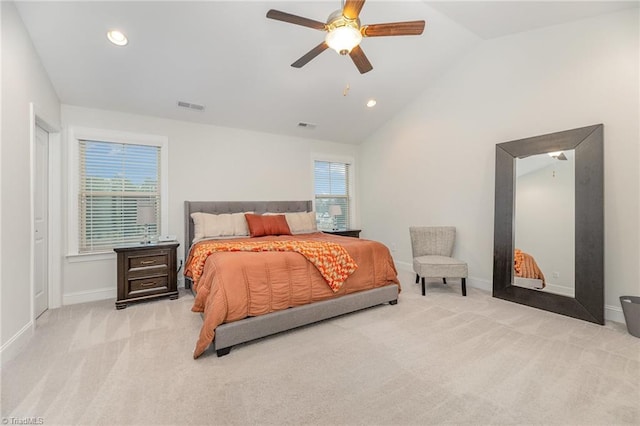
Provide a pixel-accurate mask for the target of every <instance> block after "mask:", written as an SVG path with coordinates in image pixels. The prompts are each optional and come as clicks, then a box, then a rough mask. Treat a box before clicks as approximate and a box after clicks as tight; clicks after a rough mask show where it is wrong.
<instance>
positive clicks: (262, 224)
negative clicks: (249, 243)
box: [244, 213, 291, 237]
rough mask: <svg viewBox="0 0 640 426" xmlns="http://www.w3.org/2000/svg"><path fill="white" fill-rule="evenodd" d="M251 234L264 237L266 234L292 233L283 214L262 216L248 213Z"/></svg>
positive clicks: (246, 215) (246, 216)
mask: <svg viewBox="0 0 640 426" xmlns="http://www.w3.org/2000/svg"><path fill="white" fill-rule="evenodd" d="M244 217H245V218H246V219H247V225H248V226H249V235H251V236H252V237H262V236H265V235H291V230H290V229H289V225H288V224H287V219H286V218H285V216H284V215H283V214H277V215H269V216H261V215H257V214H249V213H246V214H245V215H244Z"/></svg>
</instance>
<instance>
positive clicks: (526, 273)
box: [513, 249, 546, 288]
mask: <svg viewBox="0 0 640 426" xmlns="http://www.w3.org/2000/svg"><path fill="white" fill-rule="evenodd" d="M513 270H514V271H515V274H516V277H522V278H534V279H539V280H542V288H544V287H545V286H546V282H545V279H544V274H543V273H542V271H541V270H540V268H539V267H538V264H537V263H536V261H535V259H534V258H533V256H531V255H530V254H528V253H525V252H523V251H522V250H520V249H515V250H514V251H513Z"/></svg>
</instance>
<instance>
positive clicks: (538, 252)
mask: <svg viewBox="0 0 640 426" xmlns="http://www.w3.org/2000/svg"><path fill="white" fill-rule="evenodd" d="M603 146H604V145H603V125H602V124H597V125H593V126H587V127H581V128H578V129H573V130H566V131H562V132H557V133H551V134H547V135H542V136H535V137H531V138H526V139H520V140H515V141H510V142H503V143H499V144H497V145H496V192H495V218H494V219H495V222H494V223H495V227H494V258H493V296H494V297H497V298H500V299H504V300H509V301H512V302H516V303H520V304H524V305H528V306H532V307H535V308H539V309H544V310H547V311H551V312H555V313H558V314H563V315H567V316H570V317H574V318H579V319H583V320H586V321H591V322H594V323H597V324H604V162H603Z"/></svg>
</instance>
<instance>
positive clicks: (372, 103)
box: [367, 99, 378, 108]
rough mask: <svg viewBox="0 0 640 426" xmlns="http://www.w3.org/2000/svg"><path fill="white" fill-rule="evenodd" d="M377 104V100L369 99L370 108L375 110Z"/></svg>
mask: <svg viewBox="0 0 640 426" xmlns="http://www.w3.org/2000/svg"><path fill="white" fill-rule="evenodd" d="M377 103H378V102H376V100H375V99H369V102H367V106H368V107H369V108H373V107H374V106H376V104H377Z"/></svg>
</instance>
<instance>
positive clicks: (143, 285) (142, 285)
mask: <svg viewBox="0 0 640 426" xmlns="http://www.w3.org/2000/svg"><path fill="white" fill-rule="evenodd" d="M152 285H156V283H155V282H153V281H150V282H148V283H140V287H151V286H152Z"/></svg>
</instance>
